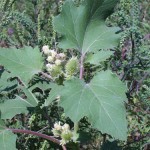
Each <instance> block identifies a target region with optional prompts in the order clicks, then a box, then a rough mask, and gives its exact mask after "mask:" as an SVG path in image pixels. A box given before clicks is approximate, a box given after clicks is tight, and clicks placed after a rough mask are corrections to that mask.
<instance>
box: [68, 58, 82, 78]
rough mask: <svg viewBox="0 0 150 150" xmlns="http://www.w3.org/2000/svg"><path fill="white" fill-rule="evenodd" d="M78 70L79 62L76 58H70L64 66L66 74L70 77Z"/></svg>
mask: <svg viewBox="0 0 150 150" xmlns="http://www.w3.org/2000/svg"><path fill="white" fill-rule="evenodd" d="M78 68H79V62H78V59H77V57H72V58H71V59H70V60H69V61H68V62H67V64H66V66H65V71H66V74H67V75H69V76H72V75H74V74H75V73H77V71H78Z"/></svg>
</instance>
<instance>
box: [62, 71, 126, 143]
mask: <svg viewBox="0 0 150 150" xmlns="http://www.w3.org/2000/svg"><path fill="white" fill-rule="evenodd" d="M125 92H126V88H125V86H124V85H123V84H122V83H121V82H120V81H119V80H118V79H117V77H116V76H115V75H113V74H112V73H111V72H110V71H106V72H102V73H98V74H97V75H96V76H95V77H94V78H93V79H92V80H91V82H90V83H88V84H86V83H84V82H83V81H80V80H79V79H73V80H70V81H66V82H65V83H64V88H63V93H62V94H61V101H60V105H61V106H62V107H63V108H64V111H65V113H66V115H67V116H69V117H70V118H71V119H72V120H73V121H74V122H75V123H77V122H78V121H79V120H80V119H81V118H83V117H84V116H87V117H88V118H89V120H90V122H91V124H92V125H93V127H95V128H97V129H98V130H100V131H101V132H102V133H108V134H110V135H111V136H113V137H114V138H118V139H121V140H126V132H127V123H126V115H125V108H124V104H123V101H125V100H126V96H125ZM68 95H70V96H69V97H68ZM68 108H69V109H68ZM117 122H119V123H117ZM106 124H109V127H108V126H106Z"/></svg>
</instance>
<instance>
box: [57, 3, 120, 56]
mask: <svg viewBox="0 0 150 150" xmlns="http://www.w3.org/2000/svg"><path fill="white" fill-rule="evenodd" d="M117 1H118V0H85V1H83V3H82V4H81V5H80V6H79V7H76V6H75V4H74V2H73V1H72V0H67V1H66V2H65V3H64V5H63V7H62V12H61V14H60V15H58V16H57V17H55V18H54V28H55V30H56V31H57V32H59V33H60V34H62V36H63V37H62V40H61V42H60V44H59V46H60V47H61V48H64V49H67V48H75V49H77V50H78V51H80V52H82V53H83V54H85V53H87V52H90V51H95V50H98V49H100V48H101V49H109V48H113V47H115V46H116V45H117V44H118V38H119V37H120V35H119V34H115V33H116V32H117V31H118V30H119V28H117V27H107V26H106V25H105V19H106V17H108V16H109V15H110V14H111V12H112V10H113V8H114V6H115V5H116V3H117Z"/></svg>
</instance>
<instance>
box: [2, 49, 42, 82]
mask: <svg viewBox="0 0 150 150" xmlns="http://www.w3.org/2000/svg"><path fill="white" fill-rule="evenodd" d="M0 65H3V66H4V67H5V68H6V69H8V70H9V71H11V73H12V75H13V76H17V77H20V78H21V80H22V81H24V82H26V83H27V82H28V81H29V80H30V79H31V78H32V76H33V75H35V74H37V73H39V72H40V71H41V69H42V66H43V62H42V55H41V53H40V51H39V49H38V47H36V48H34V49H33V48H32V47H24V48H22V49H16V48H10V49H6V48H0Z"/></svg>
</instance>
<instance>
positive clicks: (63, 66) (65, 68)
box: [42, 45, 79, 79]
mask: <svg viewBox="0 0 150 150" xmlns="http://www.w3.org/2000/svg"><path fill="white" fill-rule="evenodd" d="M42 51H43V53H44V54H45V55H46V56H47V59H46V60H47V64H46V69H47V71H48V72H49V74H50V75H51V76H52V77H53V78H57V77H59V76H60V75H64V77H66V78H68V79H69V78H70V77H72V76H74V75H75V74H76V73H77V71H78V69H79V62H78V59H77V57H74V56H73V57H72V58H71V59H69V60H68V61H66V55H65V54H64V53H57V52H56V51H55V50H50V49H49V46H48V45H45V46H43V48H42Z"/></svg>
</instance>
